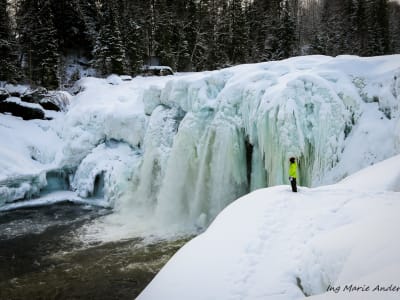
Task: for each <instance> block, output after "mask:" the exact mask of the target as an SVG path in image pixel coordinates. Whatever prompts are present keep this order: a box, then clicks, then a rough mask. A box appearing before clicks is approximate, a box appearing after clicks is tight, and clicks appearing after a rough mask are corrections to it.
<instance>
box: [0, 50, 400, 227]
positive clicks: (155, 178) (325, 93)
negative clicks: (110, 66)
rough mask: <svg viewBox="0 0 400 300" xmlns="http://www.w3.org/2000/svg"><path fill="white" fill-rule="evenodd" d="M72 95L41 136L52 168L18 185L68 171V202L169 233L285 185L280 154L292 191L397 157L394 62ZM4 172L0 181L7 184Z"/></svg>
mask: <svg viewBox="0 0 400 300" xmlns="http://www.w3.org/2000/svg"><path fill="white" fill-rule="evenodd" d="M78 85H79V90H80V91H81V92H80V93H79V94H78V95H76V96H75V97H74V98H73V99H72V100H71V106H70V107H69V111H68V112H67V113H66V114H65V115H62V116H60V117H59V118H57V119H55V120H53V121H52V123H51V126H50V129H48V130H47V129H46V130H45V131H46V134H47V135H48V134H49V133H48V132H49V131H53V132H55V135H56V136H57V141H58V142H59V145H60V146H59V147H58V148H55V149H54V151H53V152H52V154H51V155H52V158H53V159H52V160H50V162H49V161H46V163H43V164H42V165H39V166H38V165H37V164H36V163H35V168H36V169H35V170H36V171H32V172H31V173H32V174H29V176H28V177H26V176H25V177H26V178H27V179H26V181H27V182H28V181H29V183H30V184H31V186H32V189H34V188H36V189H38V190H40V189H41V188H42V187H43V186H45V182H44V179H43V174H45V173H46V172H47V170H50V169H51V170H54V169H60V170H69V172H70V180H69V181H70V189H72V190H73V191H75V192H76V194H77V195H78V196H79V197H82V198H92V199H95V198H96V197H103V198H104V199H105V200H107V201H108V203H109V204H110V205H113V206H114V209H115V215H120V216H124V217H123V218H125V220H126V219H129V218H133V219H135V218H136V217H138V216H140V217H141V218H140V220H141V222H149V223H153V225H154V224H158V225H159V226H160V227H163V228H169V229H171V230H174V228H175V229H176V230H182V228H186V229H188V230H192V229H197V228H204V227H205V226H206V225H208V224H209V223H210V222H211V221H212V220H213V218H214V217H215V216H216V215H217V214H218V213H219V212H220V211H221V210H222V209H223V208H224V207H225V206H227V205H228V204H229V203H230V202H232V201H233V200H235V199H237V198H238V197H240V196H242V195H244V194H246V193H248V192H250V191H252V190H255V189H257V188H260V187H265V186H273V185H281V184H288V179H287V169H288V158H289V157H290V156H296V157H297V158H298V159H299V170H300V178H299V181H300V184H301V185H303V186H316V185H320V184H326V183H334V182H337V181H338V180H340V179H341V178H343V177H345V176H346V175H348V174H349V173H353V172H355V171H357V170H359V169H361V168H362V167H365V166H367V165H369V164H372V163H375V162H378V161H380V160H383V159H385V158H388V157H390V156H393V155H395V154H396V153H399V152H400V142H399V141H400V132H399V128H400V121H399V120H400V118H399V116H400V110H399V105H400V56H399V55H393V56H383V57H375V58H359V57H355V56H339V57H336V58H332V57H326V56H308V57H297V58H291V59H287V60H284V61H277V62H267V63H260V64H252V65H241V66H236V67H232V68H228V69H223V70H219V71H213V72H201V73H191V74H179V75H176V76H168V77H163V78H161V77H157V78H156V77H149V78H142V77H137V78H135V79H134V80H132V81H131V82H122V81H120V82H119V81H118V82H108V81H107V80H103V79H94V78H92V79H90V78H87V79H84V80H81V81H80V82H78ZM21 122H22V121H21ZM38 126H39V127H40V126H42V125H38ZM42 127H43V126H42ZM42 127H41V128H42ZM0 130H3V131H4V129H3V128H0ZM60 141H61V142H60ZM40 146H41V147H43V145H40ZM38 147H39V146H38ZM24 155H25V154H24ZM27 159H28V158H27ZM9 173H10V174H5V175H4V176H3V174H2V176H3V177H4V178H5V177H6V178H7V180H8V181H7V182H11V181H12V178H13V176H14V177H15V178H16V177H17V176H16V175H15V174H14V173H13V172H9ZM40 176H41V177H40ZM3 177H1V178H0V180H3V181H4V180H5V179H4V178H3ZM25 177H24V178H25ZM10 178H11V179H10ZM33 178H42V179H41V180H37V181H38V182H40V186H39V187H38V186H34V184H32V182H34V180H33ZM10 180H11V181H10ZM3 181H2V182H3ZM21 188H22V185H21ZM24 188H25V189H28V190H29V187H27V186H26V185H24ZM0 195H1V196H2V197H3V198H4V199H6V200H4V201H3V203H12V202H13V201H15V200H19V199H17V198H15V196H14V195H21V193H18V186H17V185H15V184H14V185H13V186H11V185H9V186H5V187H0ZM114 217H115V216H114ZM123 218H122V219H120V220H119V222H123V221H122V220H123Z"/></svg>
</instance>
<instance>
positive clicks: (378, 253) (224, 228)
mask: <svg viewBox="0 0 400 300" xmlns="http://www.w3.org/2000/svg"><path fill="white" fill-rule="evenodd" d="M399 166H400V156H399V155H398V156H396V157H393V158H391V159H389V160H386V161H384V162H382V163H379V164H377V165H374V166H372V167H369V168H367V169H365V170H362V171H360V172H359V173H357V174H354V175H352V176H350V177H349V178H346V179H345V180H344V181H342V182H341V183H339V184H335V185H331V186H322V187H318V188H312V189H309V188H305V187H301V188H300V191H299V193H292V192H291V191H290V187H289V186H276V187H272V188H267V189H260V190H257V191H255V192H253V193H251V194H249V195H246V196H244V197H242V198H240V199H238V200H237V201H235V202H234V203H232V204H231V205H229V206H228V207H227V208H226V209H224V210H223V211H222V212H221V213H220V214H219V215H218V217H217V218H216V219H215V220H214V222H213V223H212V224H211V225H210V226H209V228H208V229H207V230H206V231H205V232H204V233H203V234H201V235H199V236H198V237H196V238H194V239H193V240H192V241H190V242H189V243H188V244H186V245H185V246H184V247H183V248H182V249H181V250H179V251H178V253H177V254H175V256H173V257H172V259H171V260H170V261H169V262H168V263H167V265H166V266H165V267H164V268H163V269H162V270H161V271H160V272H159V273H158V275H157V276H156V277H155V278H154V279H153V281H152V282H151V283H150V284H149V286H148V287H147V288H146V289H145V290H144V291H143V292H142V294H141V295H140V296H139V297H138V298H137V299H138V300H150V299H151V300H153V299H175V300H181V299H182V300H183V299H193V300H196V299H199V300H200V299H201V300H205V299H219V300H227V299H246V300H252V299H263V300H268V299H271V300H277V299H282V300H284V299H287V300H291V299H305V298H306V295H307V296H311V297H309V298H310V299H374V300H375V299H398V297H399V295H400V284H399V282H398V278H399V275H400V273H399V272H400V271H399V270H400V268H399V267H400V243H399V242H398V240H397V238H396V230H397V228H399V226H400V219H399V217H398V216H399V213H400V193H399V191H400V189H399V188H400V168H399ZM357 288H358V290H356V289H357ZM385 289H386V290H385ZM391 289H392V290H391Z"/></svg>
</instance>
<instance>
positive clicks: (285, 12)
mask: <svg viewBox="0 0 400 300" xmlns="http://www.w3.org/2000/svg"><path fill="white" fill-rule="evenodd" d="M278 24H279V25H278V26H277V28H276V32H275V36H276V37H277V43H276V45H275V47H276V50H275V53H274V57H273V58H274V59H283V58H288V57H290V56H292V55H293V54H294V52H295V49H294V46H295V44H296V24H295V21H294V18H293V17H292V15H291V13H290V8H289V2H288V1H287V0H283V1H282V2H281V3H280V18H279V22H278Z"/></svg>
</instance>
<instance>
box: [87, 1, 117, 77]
mask: <svg viewBox="0 0 400 300" xmlns="http://www.w3.org/2000/svg"><path fill="white" fill-rule="evenodd" d="M93 57H94V59H93V61H94V67H95V68H96V69H97V70H98V71H99V73H100V74H102V75H107V74H111V73H115V74H124V73H125V50H124V45H123V43H122V36H121V31H120V27H119V22H118V14H117V9H116V6H115V3H114V2H113V1H107V0H102V1H101V22H100V32H99V35H98V37H97V40H96V45H95V47H94V49H93Z"/></svg>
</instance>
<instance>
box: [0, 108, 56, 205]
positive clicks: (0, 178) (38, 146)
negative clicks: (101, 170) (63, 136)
mask: <svg viewBox="0 0 400 300" xmlns="http://www.w3.org/2000/svg"><path fill="white" fill-rule="evenodd" d="M0 139H1V147H0V170H1V171H0V206H1V205H3V204H5V203H7V202H12V201H15V200H19V199H24V198H31V197H33V196H35V195H38V193H39V192H40V190H41V189H42V188H44V187H45V186H46V183H47V182H46V170H49V169H52V168H53V167H54V165H53V161H54V159H55V157H56V154H57V152H58V151H59V147H60V145H61V144H62V142H61V140H60V138H59V137H58V135H57V133H56V132H55V130H54V129H53V128H52V122H51V121H42V120H30V121H23V120H22V119H20V118H15V117H12V116H9V115H0Z"/></svg>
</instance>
